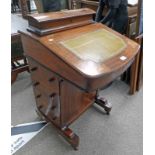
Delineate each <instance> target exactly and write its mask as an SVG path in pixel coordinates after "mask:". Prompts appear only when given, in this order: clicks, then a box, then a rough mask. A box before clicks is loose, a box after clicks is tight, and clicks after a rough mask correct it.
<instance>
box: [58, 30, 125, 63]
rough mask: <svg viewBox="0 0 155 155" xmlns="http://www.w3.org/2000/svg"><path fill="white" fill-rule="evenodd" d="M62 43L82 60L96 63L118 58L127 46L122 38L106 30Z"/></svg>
mask: <svg viewBox="0 0 155 155" xmlns="http://www.w3.org/2000/svg"><path fill="white" fill-rule="evenodd" d="M60 43H61V44H62V45H63V46H64V47H65V48H67V49H68V50H69V51H70V52H72V53H74V54H75V55H76V56H77V57H79V58H80V59H82V60H86V61H93V62H96V63H102V62H104V61H105V60H107V59H110V58H112V57H114V56H116V55H117V54H119V53H120V52H122V51H123V50H124V49H125V48H126V46H127V45H126V43H125V42H124V40H123V39H122V38H120V37H118V36H117V35H115V34H113V33H111V32H109V31H107V30H105V29H100V30H96V31H93V32H88V33H86V34H83V35H81V36H78V37H75V38H72V39H69V40H66V41H62V42H60Z"/></svg>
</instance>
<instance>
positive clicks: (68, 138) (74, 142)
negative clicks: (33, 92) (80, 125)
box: [36, 108, 79, 150]
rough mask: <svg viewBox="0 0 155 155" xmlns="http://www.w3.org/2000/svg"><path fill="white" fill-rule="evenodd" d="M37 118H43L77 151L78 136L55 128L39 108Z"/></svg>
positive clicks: (64, 129)
mask: <svg viewBox="0 0 155 155" xmlns="http://www.w3.org/2000/svg"><path fill="white" fill-rule="evenodd" d="M36 112H37V114H38V115H39V117H41V118H44V120H46V121H47V122H51V124H52V125H53V126H54V127H55V128H56V130H57V131H58V132H59V134H60V135H61V136H63V137H64V139H65V140H66V141H67V142H68V143H69V144H70V145H71V146H72V147H73V149H74V150H78V147H79V136H77V135H76V134H75V133H74V132H73V131H72V130H71V129H70V128H68V127H65V128H60V127H58V126H56V125H55V124H54V123H53V122H52V121H51V120H50V119H49V118H48V116H46V115H45V114H44V113H43V112H42V111H40V110H39V108H38V109H37V110H36Z"/></svg>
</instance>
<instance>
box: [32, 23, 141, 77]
mask: <svg viewBox="0 0 155 155" xmlns="http://www.w3.org/2000/svg"><path fill="white" fill-rule="evenodd" d="M31 35H32V34H31ZM37 39H38V40H39V42H41V43H42V44H43V45H44V46H46V47H47V48H48V49H49V50H50V51H51V52H52V53H54V54H55V55H57V56H58V57H59V58H60V59H62V60H63V61H64V62H66V63H67V64H68V65H70V66H71V67H72V68H74V69H75V70H77V71H78V72H80V73H81V74H83V75H84V76H86V77H92V78H93V77H100V76H103V75H105V74H108V73H111V72H114V71H116V70H117V69H119V68H121V67H123V66H124V65H126V64H128V63H129V62H130V61H131V60H132V59H133V58H134V56H135V55H136V54H137V52H138V50H139V45H138V44H137V43H136V42H135V41H132V40H131V39H129V38H127V37H125V36H122V35H121V34H119V33H117V32H115V31H113V30H112V29H110V28H108V27H107V26H104V25H103V24H99V23H95V24H90V25H86V26H82V27H78V28H74V29H70V30H66V31H61V32H58V33H55V34H51V35H47V36H44V37H37Z"/></svg>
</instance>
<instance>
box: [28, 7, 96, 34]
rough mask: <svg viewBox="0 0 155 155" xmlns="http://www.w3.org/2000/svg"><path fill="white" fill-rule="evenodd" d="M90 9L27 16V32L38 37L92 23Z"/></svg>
mask: <svg viewBox="0 0 155 155" xmlns="http://www.w3.org/2000/svg"><path fill="white" fill-rule="evenodd" d="M94 14H95V12H94V11H93V10H91V9H87V8H84V9H78V10H67V11H61V12H54V13H53V12H52V13H42V14H34V15H29V16H28V23H29V27H28V29H27V30H28V31H30V32H33V33H35V34H38V35H40V36H43V35H47V34H51V33H54V32H59V31H62V30H67V29H70V28H75V27H79V26H84V25H88V24H91V23H94V21H93V15H94Z"/></svg>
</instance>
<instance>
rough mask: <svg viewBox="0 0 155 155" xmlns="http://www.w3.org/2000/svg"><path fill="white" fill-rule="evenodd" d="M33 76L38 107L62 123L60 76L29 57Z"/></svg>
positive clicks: (49, 116)
mask: <svg viewBox="0 0 155 155" xmlns="http://www.w3.org/2000/svg"><path fill="white" fill-rule="evenodd" d="M29 66H30V72H31V78H32V82H33V89H34V94H35V98H36V104H37V107H38V109H39V110H40V111H41V112H42V113H44V115H46V116H47V117H48V119H50V120H51V121H52V122H53V123H55V124H57V125H59V123H60V102H59V81H58V77H57V76H56V75H55V74H54V73H53V72H51V71H49V70H47V69H46V68H44V67H43V66H41V65H40V64H38V63H37V62H35V61H33V60H31V59H29Z"/></svg>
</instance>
